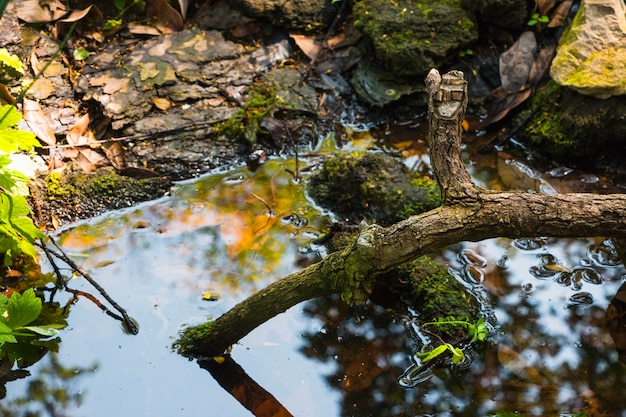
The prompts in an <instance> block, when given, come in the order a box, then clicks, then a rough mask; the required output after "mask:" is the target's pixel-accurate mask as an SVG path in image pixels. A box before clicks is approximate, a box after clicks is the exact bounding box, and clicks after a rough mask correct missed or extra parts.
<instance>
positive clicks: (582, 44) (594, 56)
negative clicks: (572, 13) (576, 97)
mask: <svg viewBox="0 0 626 417" xmlns="http://www.w3.org/2000/svg"><path fill="white" fill-rule="evenodd" d="M550 75H551V77H552V78H553V79H554V81H556V82H557V83H559V84H560V85H563V86H566V87H569V88H571V89H573V90H575V91H577V92H579V93H581V94H586V95H589V96H593V97H596V98H603V99H604V98H608V97H611V96H616V95H622V94H626V14H625V11H624V2H623V1H622V0H583V1H582V4H581V6H580V9H579V10H578V13H577V14H576V17H575V18H574V20H573V21H572V23H571V25H570V26H569V27H568V28H567V30H566V31H565V32H564V33H563V36H562V37H561V39H560V41H559V46H558V48H557V53H556V57H555V58H554V60H553V61H552V68H551V69H550Z"/></svg>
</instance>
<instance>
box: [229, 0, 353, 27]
mask: <svg viewBox="0 0 626 417" xmlns="http://www.w3.org/2000/svg"><path fill="white" fill-rule="evenodd" d="M346 1H347V0H346ZM230 5H231V7H233V8H236V9H239V10H241V11H242V12H243V13H244V14H246V15H249V16H254V17H260V18H264V19H268V20H269V21H270V22H272V23H273V24H275V25H278V26H283V27H285V28H287V29H290V30H296V31H303V32H312V31H319V30H324V29H326V28H328V26H330V24H331V23H332V22H333V20H334V19H335V16H336V15H337V12H338V10H339V7H340V5H341V3H340V2H333V1H332V0H293V1H285V0H232V1H231V2H230Z"/></svg>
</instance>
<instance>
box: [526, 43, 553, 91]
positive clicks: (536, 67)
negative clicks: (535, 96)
mask: <svg viewBox="0 0 626 417" xmlns="http://www.w3.org/2000/svg"><path fill="white" fill-rule="evenodd" d="M555 51H556V45H548V46H546V47H545V48H543V49H542V50H540V51H539V54H538V55H537V59H535V62H533V65H532V66H531V67H530V74H529V75H528V84H530V85H533V86H534V85H537V84H538V83H539V81H541V80H542V79H543V76H544V75H545V74H546V73H547V71H548V69H549V68H550V64H551V63H552V58H554V53H555Z"/></svg>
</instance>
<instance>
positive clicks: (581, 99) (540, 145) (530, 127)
mask: <svg viewBox="0 0 626 417" xmlns="http://www.w3.org/2000/svg"><path fill="white" fill-rule="evenodd" d="M513 125H514V126H517V125H520V126H522V125H523V128H522V129H521V130H520V131H519V132H518V134H517V138H518V139H519V140H521V141H523V142H524V143H526V144H528V145H530V146H532V147H533V148H535V149H537V150H538V151H539V152H540V153H541V154H543V155H544V156H547V157H549V158H552V159H555V160H557V161H560V162H562V163H566V164H568V165H569V166H575V167H580V168H587V169H591V168H592V167H594V166H598V165H601V166H605V167H610V168H611V169H614V170H619V171H621V172H623V171H624V162H623V161H624V156H625V155H626V140H625V138H626V102H625V100H624V98H623V97H610V98H608V99H603V100H600V99H596V98H593V97H588V96H584V95H580V94H578V93H577V92H575V91H573V90H571V89H569V88H565V87H562V86H559V85H558V84H557V83H556V82H554V81H550V82H549V83H547V84H546V85H545V86H542V87H541V88H539V89H538V90H537V92H536V93H535V94H534V95H533V98H532V100H531V102H530V104H529V106H528V110H525V111H524V112H522V113H521V114H520V115H519V116H518V117H517V119H516V120H515V121H514V122H513Z"/></svg>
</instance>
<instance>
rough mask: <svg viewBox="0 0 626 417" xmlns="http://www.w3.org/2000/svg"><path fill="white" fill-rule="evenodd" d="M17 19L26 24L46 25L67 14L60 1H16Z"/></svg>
mask: <svg viewBox="0 0 626 417" xmlns="http://www.w3.org/2000/svg"><path fill="white" fill-rule="evenodd" d="M14 4H15V6H16V7H15V9H16V11H17V17H19V18H20V19H22V20H23V21H25V22H28V23H47V22H53V21H55V20H58V19H61V18H62V17H63V16H65V15H66V14H67V12H68V10H67V8H66V7H65V5H64V4H63V2H62V1H60V0H16V1H14Z"/></svg>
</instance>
